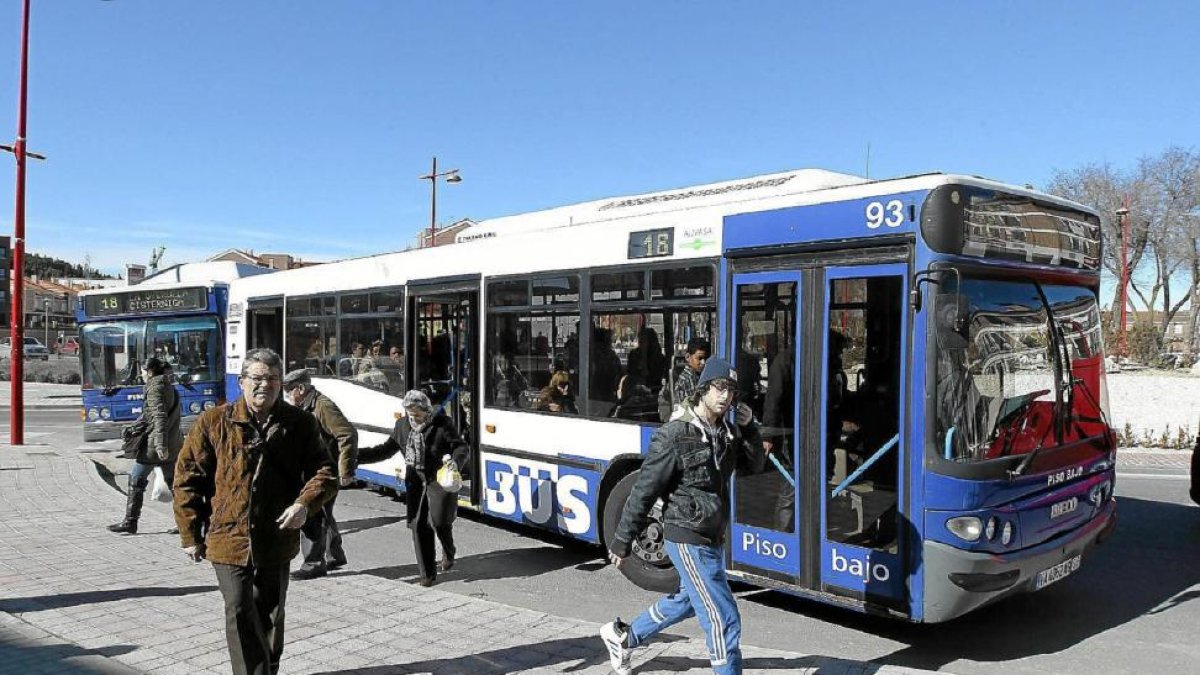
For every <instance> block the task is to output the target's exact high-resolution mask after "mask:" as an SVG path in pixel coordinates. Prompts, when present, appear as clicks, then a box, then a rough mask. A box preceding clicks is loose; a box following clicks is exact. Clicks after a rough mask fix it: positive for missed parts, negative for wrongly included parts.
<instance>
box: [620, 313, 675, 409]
mask: <svg viewBox="0 0 1200 675" xmlns="http://www.w3.org/2000/svg"><path fill="white" fill-rule="evenodd" d="M666 372H667V357H666V356H665V355H664V354H663V350H662V346H661V345H660V344H659V341H658V333H656V332H655V331H654V329H653V328H651V327H650V326H643V327H642V328H641V330H639V331H638V343H637V346H636V347H634V348H633V349H631V350H630V351H629V359H628V361H627V366H626V373H627V378H628V380H629V381H627V382H625V385H626V386H628V387H629V389H630V390H629V392H626V394H627V396H625V397H621V396H619V395H618V398H628V395H630V394H632V393H633V387H636V386H638V385H641V386H644V387H646V389H647V390H649V391H650V392H651V393H653V394H657V393H658V392H659V390H660V389H661V388H662V384H663V377H665V376H666Z"/></svg>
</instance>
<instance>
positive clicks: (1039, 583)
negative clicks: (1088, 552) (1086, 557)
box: [1033, 555, 1083, 591]
mask: <svg viewBox="0 0 1200 675" xmlns="http://www.w3.org/2000/svg"><path fill="white" fill-rule="evenodd" d="M1082 562H1083V557H1082V556H1078V555H1077V556H1075V557H1074V558H1067V559H1066V560H1064V561H1062V562H1060V563H1058V564H1057V565H1055V566H1054V567H1048V568H1046V569H1044V570H1042V571H1041V572H1038V573H1037V577H1035V578H1034V580H1033V590H1035V591H1036V590H1038V589H1040V588H1045V587H1046V586H1049V585H1050V584H1052V583H1054V582H1056V581H1062V580H1063V579H1066V578H1067V577H1068V576H1070V574H1071V573H1072V572H1074V571H1076V570H1078V569H1079V565H1080V564H1081V563H1082Z"/></svg>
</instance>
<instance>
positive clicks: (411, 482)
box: [405, 467, 458, 579]
mask: <svg viewBox="0 0 1200 675" xmlns="http://www.w3.org/2000/svg"><path fill="white" fill-rule="evenodd" d="M408 471H409V474H410V475H413V477H412V478H409V479H408V480H406V481H405V489H406V490H407V491H408V495H407V498H406V499H405V504H406V505H407V506H408V527H409V529H411V530H412V537H413V551H414V552H416V554H417V568H418V569H419V571H420V574H421V576H423V577H429V578H430V579H432V578H434V577H436V576H437V565H436V564H435V563H436V556H437V548H436V546H435V545H434V541H433V540H434V535H435V534H436V535H437V539H438V541H440V542H442V551H443V552H444V553H445V555H448V556H450V557H451V558H453V557H454V554H455V548H454V517H455V516H456V515H457V514H458V495H454V494H450V493H448V492H446V491H445V490H444V489H442V486H440V485H438V484H437V483H435V482H429V483H426V482H425V480H424V478H422V477H417V476H415V474H416V473H417V472H416V471H414V470H413V469H412V467H409V469H408Z"/></svg>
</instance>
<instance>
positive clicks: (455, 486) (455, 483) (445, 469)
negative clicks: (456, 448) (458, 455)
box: [437, 455, 462, 494]
mask: <svg viewBox="0 0 1200 675" xmlns="http://www.w3.org/2000/svg"><path fill="white" fill-rule="evenodd" d="M437 482H438V485H440V486H441V488H442V489H443V490H445V491H446V492H449V493H451V494H456V493H457V492H458V491H459V490H461V489H462V474H461V473H459V471H458V465H457V464H455V463H454V460H452V459H450V455H446V456H445V457H443V458H442V468H440V469H438V470H437Z"/></svg>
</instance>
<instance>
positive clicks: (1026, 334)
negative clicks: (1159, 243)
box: [936, 277, 1108, 462]
mask: <svg viewBox="0 0 1200 675" xmlns="http://www.w3.org/2000/svg"><path fill="white" fill-rule="evenodd" d="M944 290H947V291H951V292H949V293H943V294H940V295H939V296H938V305H937V310H936V312H937V315H936V316H937V328H936V331H937V354H938V359H937V369H938V370H937V422H938V426H937V430H938V436H937V439H938V443H939V446H938V450H939V452H941V453H942V456H943V457H944V458H945V459H948V460H952V461H955V462H977V461H984V460H990V459H996V458H1001V457H1007V456H1013V455H1027V454H1029V453H1037V452H1041V451H1043V450H1046V449H1052V448H1054V447H1060V446H1064V445H1067V444H1071V443H1075V442H1077V441H1080V440H1083V439H1091V438H1096V437H1099V436H1103V435H1104V434H1106V433H1107V430H1108V422H1107V418H1106V415H1107V405H1108V404H1107V393H1106V391H1105V387H1106V385H1105V379H1104V363H1103V352H1102V350H1101V344H1102V343H1101V331H1100V311H1099V307H1098V305H1097V302H1096V296H1095V294H1094V293H1093V292H1092V291H1091V290H1089V289H1087V288H1082V287H1077V286H1062V285H1049V284H1046V285H1039V284H1037V283H1036V282H1033V281H1008V280H996V279H972V278H967V277H964V278H963V279H962V280H961V282H960V283H959V284H957V288H953V287H947V288H945V289H944ZM1068 461H1069V458H1068Z"/></svg>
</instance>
